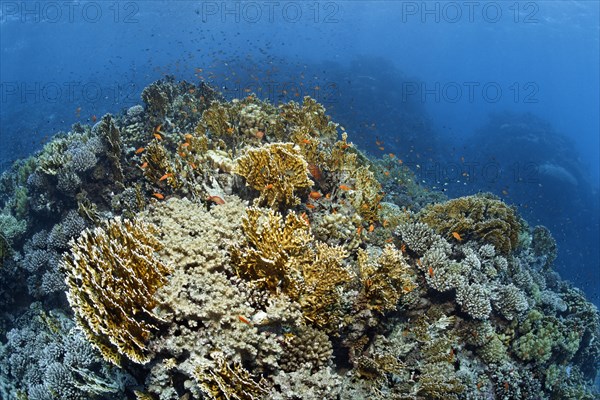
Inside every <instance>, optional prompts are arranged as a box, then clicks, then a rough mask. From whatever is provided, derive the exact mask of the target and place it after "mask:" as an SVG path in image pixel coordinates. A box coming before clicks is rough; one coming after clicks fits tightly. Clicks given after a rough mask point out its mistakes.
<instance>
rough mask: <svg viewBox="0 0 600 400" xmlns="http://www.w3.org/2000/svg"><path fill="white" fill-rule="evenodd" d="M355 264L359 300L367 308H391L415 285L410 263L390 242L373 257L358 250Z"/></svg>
mask: <svg viewBox="0 0 600 400" xmlns="http://www.w3.org/2000/svg"><path fill="white" fill-rule="evenodd" d="M358 266H359V269H360V277H361V282H362V291H361V295H360V303H361V305H363V304H364V305H366V307H367V308H369V309H371V310H376V311H378V312H381V313H383V312H385V311H390V310H394V309H395V308H396V307H397V305H398V301H399V300H400V298H401V297H402V295H403V294H406V293H409V292H411V291H412V290H413V289H414V288H415V287H416V284H415V282H414V280H413V277H412V276H411V273H410V271H411V267H410V266H409V265H408V264H407V263H406V261H404V257H403V256H402V253H401V252H400V251H398V250H397V249H396V248H395V247H394V245H392V244H388V245H387V246H385V248H384V249H383V252H382V254H381V255H380V256H379V257H377V258H376V259H374V258H373V257H370V256H369V253H368V252H367V251H365V250H359V252H358Z"/></svg>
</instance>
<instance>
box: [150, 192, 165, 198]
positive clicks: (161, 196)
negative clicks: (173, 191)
mask: <svg viewBox="0 0 600 400" xmlns="http://www.w3.org/2000/svg"><path fill="white" fill-rule="evenodd" d="M152 196H154V197H156V198H157V199H159V200H162V199H164V198H165V196H163V195H162V194H160V193H152Z"/></svg>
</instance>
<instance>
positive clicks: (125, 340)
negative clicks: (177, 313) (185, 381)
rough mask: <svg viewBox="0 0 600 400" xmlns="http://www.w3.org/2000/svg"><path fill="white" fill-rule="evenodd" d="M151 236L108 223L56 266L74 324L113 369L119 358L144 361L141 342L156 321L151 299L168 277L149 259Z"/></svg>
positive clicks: (136, 226) (132, 225) (143, 229)
mask: <svg viewBox="0 0 600 400" xmlns="http://www.w3.org/2000/svg"><path fill="white" fill-rule="evenodd" d="M153 231H154V229H153V228H152V226H150V225H146V224H143V223H141V222H137V221H135V220H133V221H132V220H121V219H119V218H115V219H112V220H109V221H107V222H106V223H105V224H104V225H103V226H101V227H98V228H95V229H94V230H86V231H84V232H83V233H82V234H81V236H80V237H79V238H78V239H77V241H74V242H72V243H71V251H70V252H69V253H67V254H66V255H65V256H64V258H63V260H62V262H61V268H62V269H63V270H64V272H65V275H66V278H65V282H66V284H67V288H68V291H67V298H68V300H69V303H70V305H71V308H72V309H73V311H74V313H75V319H76V321H77V323H78V324H79V326H81V328H82V329H83V331H84V332H85V334H86V337H87V338H88V340H89V341H90V342H91V343H92V344H93V345H94V346H96V347H97V348H98V349H99V350H100V352H101V353H102V355H103V356H104V358H105V359H106V360H107V361H110V362H112V363H113V364H115V365H120V364H121V356H122V355H125V356H126V357H128V358H129V359H131V360H132V361H135V362H137V363H146V362H148V361H149V360H150V357H149V355H148V350H147V348H146V346H145V342H146V340H147V339H148V338H149V336H150V334H151V332H152V330H153V329H154V328H155V325H154V323H155V322H156V320H157V317H156V315H155V314H154V312H153V308H154V307H155V306H156V300H155V298H154V294H155V292H156V291H157V289H158V288H160V287H161V286H162V285H164V284H165V283H166V280H167V279H166V275H167V274H168V273H169V272H170V270H169V268H168V267H167V266H166V265H165V264H163V263H162V262H161V261H160V260H158V259H157V258H156V257H155V255H154V252H155V251H157V250H159V249H160V247H161V245H160V243H159V242H158V241H157V239H156V238H155V237H154V236H153V235H152V233H153Z"/></svg>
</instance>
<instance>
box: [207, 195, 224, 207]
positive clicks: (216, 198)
mask: <svg viewBox="0 0 600 400" xmlns="http://www.w3.org/2000/svg"><path fill="white" fill-rule="evenodd" d="M207 200H208V201H212V202H213V203H215V204H218V205H220V206H221V205H223V204H225V200H223V199H222V198H220V197H219V196H210V197H209V198H208V199H207Z"/></svg>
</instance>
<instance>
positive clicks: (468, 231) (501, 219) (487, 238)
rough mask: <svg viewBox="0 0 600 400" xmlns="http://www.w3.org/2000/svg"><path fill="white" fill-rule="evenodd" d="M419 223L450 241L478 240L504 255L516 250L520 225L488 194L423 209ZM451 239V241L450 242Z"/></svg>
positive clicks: (514, 217)
mask: <svg viewBox="0 0 600 400" xmlns="http://www.w3.org/2000/svg"><path fill="white" fill-rule="evenodd" d="M420 220H421V221H422V222H425V223H426V224H428V225H429V226H431V227H432V228H433V229H434V230H436V231H437V232H438V233H439V234H440V235H442V236H444V237H446V238H449V239H451V240H458V239H457V237H456V235H454V233H458V234H459V235H460V236H459V238H460V240H469V239H479V240H481V241H484V242H487V243H491V244H493V245H494V247H495V248H496V249H497V250H498V251H499V252H501V253H503V254H505V255H506V254H509V253H510V252H511V251H513V250H515V248H516V247H517V245H518V241H519V232H520V230H521V224H520V223H519V220H518V219H517V216H516V214H515V211H514V210H513V209H512V208H511V207H509V206H508V205H506V204H505V203H503V202H502V201H501V200H499V199H498V198H496V197H495V196H493V195H490V194H477V195H474V196H465V197H460V198H458V199H453V200H450V201H447V202H445V203H439V204H434V205H431V206H428V207H426V208H425V209H424V210H423V211H422V213H421V216H420ZM453 237H454V239H453Z"/></svg>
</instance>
